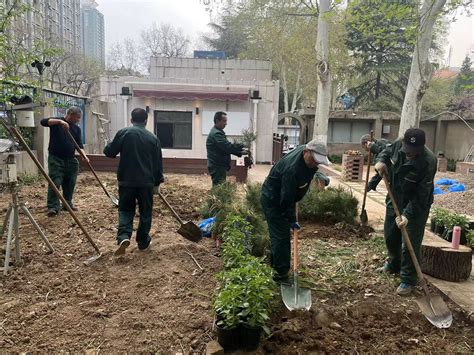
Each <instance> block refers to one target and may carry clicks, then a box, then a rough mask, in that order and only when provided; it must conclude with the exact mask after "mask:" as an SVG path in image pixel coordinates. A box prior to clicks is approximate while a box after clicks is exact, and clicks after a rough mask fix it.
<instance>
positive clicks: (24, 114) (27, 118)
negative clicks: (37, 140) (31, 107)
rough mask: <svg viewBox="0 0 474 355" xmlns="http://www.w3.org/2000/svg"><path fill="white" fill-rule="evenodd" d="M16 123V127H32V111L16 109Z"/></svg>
mask: <svg viewBox="0 0 474 355" xmlns="http://www.w3.org/2000/svg"><path fill="white" fill-rule="evenodd" d="M15 113H16V123H17V125H18V127H34V126H35V115H34V112H33V111H23V110H20V111H16V112H15Z"/></svg>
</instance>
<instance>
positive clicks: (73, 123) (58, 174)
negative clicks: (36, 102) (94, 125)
mask: <svg viewBox="0 0 474 355" xmlns="http://www.w3.org/2000/svg"><path fill="white" fill-rule="evenodd" d="M81 117H82V111H81V109H80V108H79V107H74V106H73V107H70V108H69V109H68V110H67V111H66V116H65V117H64V118H61V117H58V118H43V119H42V120H41V122H40V123H41V125H42V126H43V127H49V129H50V137H49V146H48V152H49V156H48V175H49V177H50V178H51V180H53V182H54V184H55V185H56V187H57V188H58V189H60V188H62V190H63V196H64V199H65V200H66V201H67V203H68V204H69V207H71V209H72V210H73V211H77V208H76V206H75V205H74V204H73V203H72V197H73V194H74V188H75V187H76V180H77V174H78V173H79V162H78V161H77V159H76V158H75V156H74V154H75V151H76V146H75V145H74V142H72V141H71V139H70V138H69V135H68V134H67V132H66V131H67V130H69V132H70V133H71V135H72V137H73V138H74V140H75V141H76V143H77V145H78V146H79V148H80V149H81V150H82V152H83V153H84V154H83V155H82V156H81V159H84V160H86V161H89V158H87V155H86V154H85V152H84V146H83V145H82V138H81V135H82V134H81V128H80V127H79V126H78V123H79V121H80V120H81ZM47 204H48V212H47V215H48V216H49V217H54V216H56V215H57V214H58V213H59V211H60V209H61V208H60V205H59V199H58V197H57V196H56V194H55V193H54V191H53V189H52V187H51V186H48V202H47ZM62 208H63V209H65V207H64V206H62Z"/></svg>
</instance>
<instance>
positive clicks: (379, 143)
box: [360, 134, 391, 192]
mask: <svg viewBox="0 0 474 355" xmlns="http://www.w3.org/2000/svg"><path fill="white" fill-rule="evenodd" d="M360 144H361V145H362V148H363V149H364V150H365V151H366V152H368V151H369V150H370V153H371V155H372V161H376V160H377V156H378V155H379V154H380V153H381V152H382V150H384V149H385V148H386V147H387V145H389V144H391V143H390V141H389V140H387V139H383V138H382V139H374V140H373V141H371V140H370V134H364V135H363V136H362V137H361V138H360ZM381 180H382V177H381V176H380V175H379V174H375V175H374V176H372V178H371V179H370V181H369V183H368V184H367V192H369V191H371V190H374V191H375V190H376V189H377V185H378V184H379V182H380V181H381Z"/></svg>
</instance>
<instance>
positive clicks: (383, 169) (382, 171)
mask: <svg viewBox="0 0 474 355" xmlns="http://www.w3.org/2000/svg"><path fill="white" fill-rule="evenodd" d="M374 168H375V170H376V171H377V172H378V173H379V175H381V176H382V174H386V173H387V165H385V163H382V162H381V161H378V162H377V163H376V164H375V167H374Z"/></svg>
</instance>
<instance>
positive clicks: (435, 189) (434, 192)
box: [433, 187, 446, 195]
mask: <svg viewBox="0 0 474 355" xmlns="http://www.w3.org/2000/svg"><path fill="white" fill-rule="evenodd" d="M445 193H446V192H444V191H443V190H441V188H439V187H435V188H434V190H433V195H443V194H445Z"/></svg>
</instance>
